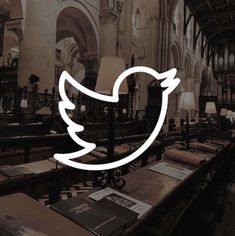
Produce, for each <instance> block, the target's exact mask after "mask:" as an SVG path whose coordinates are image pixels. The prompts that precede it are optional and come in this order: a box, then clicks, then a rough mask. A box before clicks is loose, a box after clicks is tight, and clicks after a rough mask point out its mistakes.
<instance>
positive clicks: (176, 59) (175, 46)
mask: <svg viewBox="0 0 235 236" xmlns="http://www.w3.org/2000/svg"><path fill="white" fill-rule="evenodd" d="M171 53H172V66H174V67H175V68H176V69H182V68H183V61H182V57H183V56H182V49H181V46H180V44H179V42H178V41H174V42H173V43H172V45H171Z"/></svg>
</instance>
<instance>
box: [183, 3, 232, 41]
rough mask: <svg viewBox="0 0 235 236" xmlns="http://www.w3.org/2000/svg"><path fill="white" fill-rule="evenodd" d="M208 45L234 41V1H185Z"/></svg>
mask: <svg viewBox="0 0 235 236" xmlns="http://www.w3.org/2000/svg"><path fill="white" fill-rule="evenodd" d="M186 3H187V5H188V7H189V8H190V10H191V12H192V16H194V17H195V18H196V20H197V22H198V23H199V24H200V26H201V31H203V33H204V34H205V36H206V37H207V40H208V41H209V42H210V43H215V42H216V41H220V40H234V38H235V37H234V36H235V0H197V1H195V0H186Z"/></svg>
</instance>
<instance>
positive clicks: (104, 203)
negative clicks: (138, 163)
mask: <svg viewBox="0 0 235 236" xmlns="http://www.w3.org/2000/svg"><path fill="white" fill-rule="evenodd" d="M51 208H52V209H53V210H55V211H57V212H58V213H60V214H62V215H63V216H65V217H67V218H69V219H70V220H72V221H74V222H75V223H77V224H79V225H81V226H83V227H84V228H86V229H88V230H89V231H91V232H92V233H94V234H95V235H99V236H109V235H120V234H121V233H122V232H123V231H124V229H125V228H126V227H128V226H129V225H131V224H132V223H134V222H135V221H136V220H137V216H138V214H136V213H135V212H133V211H131V210H129V209H127V208H125V207H120V206H119V205H117V204H115V203H113V202H112V201H109V200H107V199H102V200H100V201H98V202H92V201H91V200H88V199H85V198H82V197H75V198H71V199H69V200H66V201H61V202H59V203H56V204H54V205H52V206H51Z"/></svg>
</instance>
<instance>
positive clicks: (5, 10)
mask: <svg viewBox="0 0 235 236" xmlns="http://www.w3.org/2000/svg"><path fill="white" fill-rule="evenodd" d="M9 18H10V5H9V3H8V1H6V0H0V21H1V20H6V19H9Z"/></svg>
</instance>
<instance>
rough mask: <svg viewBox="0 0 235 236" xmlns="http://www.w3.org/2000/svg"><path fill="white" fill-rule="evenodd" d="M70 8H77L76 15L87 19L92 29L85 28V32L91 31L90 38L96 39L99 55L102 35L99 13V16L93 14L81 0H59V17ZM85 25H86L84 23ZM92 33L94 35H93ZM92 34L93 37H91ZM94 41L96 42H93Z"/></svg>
mask: <svg viewBox="0 0 235 236" xmlns="http://www.w3.org/2000/svg"><path fill="white" fill-rule="evenodd" d="M68 8H70V9H71V8H74V9H76V10H77V13H78V14H77V15H76V17H78V16H80V17H81V18H82V19H86V21H87V23H88V27H89V29H90V30H87V29H86V30H84V32H83V33H86V32H87V33H89V37H88V38H89V39H92V40H95V46H96V50H97V56H98V54H99V51H98V49H99V43H100V35H99V14H98V13H97V17H95V16H94V14H92V12H91V10H90V9H89V8H88V7H87V6H86V3H84V1H81V0H76V1H75V0H59V1H58V5H57V19H58V18H59V16H60V15H61V14H62V13H63V11H65V10H66V9H68ZM97 10H98V9H97ZM83 27H86V25H84V26H83ZM91 33H92V34H93V35H91ZM91 36H92V37H91ZM93 43H94V42H93Z"/></svg>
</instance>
